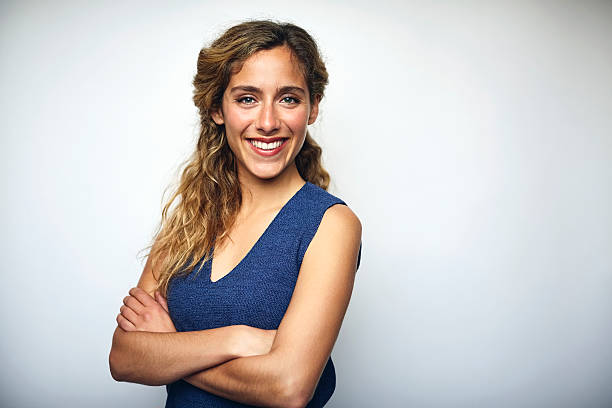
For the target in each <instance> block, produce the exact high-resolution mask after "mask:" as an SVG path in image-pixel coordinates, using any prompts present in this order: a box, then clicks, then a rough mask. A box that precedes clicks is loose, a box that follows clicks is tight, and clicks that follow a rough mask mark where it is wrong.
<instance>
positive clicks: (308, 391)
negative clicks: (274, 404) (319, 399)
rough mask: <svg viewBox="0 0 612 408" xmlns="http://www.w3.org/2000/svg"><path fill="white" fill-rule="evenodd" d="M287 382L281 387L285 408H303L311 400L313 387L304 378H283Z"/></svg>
mask: <svg viewBox="0 0 612 408" xmlns="http://www.w3.org/2000/svg"><path fill="white" fill-rule="evenodd" d="M285 378H287V380H286V381H285V383H284V386H283V391H284V392H283V395H284V401H285V404H283V406H285V407H287V408H304V407H305V406H306V405H308V402H310V400H311V399H312V396H313V394H314V387H312V386H311V384H310V383H308V382H307V381H306V380H305V379H304V378H300V377H299V376H294V377H293V378H292V377H291V376H287V377H285Z"/></svg>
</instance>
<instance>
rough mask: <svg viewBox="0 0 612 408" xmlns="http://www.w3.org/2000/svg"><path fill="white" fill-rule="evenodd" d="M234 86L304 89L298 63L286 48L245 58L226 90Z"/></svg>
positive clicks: (276, 48)
mask: <svg viewBox="0 0 612 408" xmlns="http://www.w3.org/2000/svg"><path fill="white" fill-rule="evenodd" d="M236 85H252V86H256V87H258V88H262V89H264V88H266V87H275V88H277V87H282V86H288V85H293V86H299V87H301V88H303V89H306V81H305V80H304V75H303V73H302V71H301V69H300V63H299V61H298V59H297V58H296V57H295V56H294V55H293V53H292V52H291V50H290V49H289V48H288V47H286V46H282V47H275V48H272V49H270V50H261V51H257V52H256V53H255V54H253V55H251V56H250V57H249V58H247V60H246V61H245V62H244V63H243V64H242V67H241V69H240V71H238V72H235V73H234V74H233V75H232V76H231V77H230V82H229V84H228V87H227V88H228V89H231V88H232V87H233V86H236Z"/></svg>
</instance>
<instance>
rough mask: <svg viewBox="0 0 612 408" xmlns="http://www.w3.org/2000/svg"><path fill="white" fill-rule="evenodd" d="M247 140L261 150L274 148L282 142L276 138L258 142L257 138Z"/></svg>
mask: <svg viewBox="0 0 612 408" xmlns="http://www.w3.org/2000/svg"><path fill="white" fill-rule="evenodd" d="M249 142H250V143H251V144H252V145H253V146H255V147H258V148H260V149H263V150H274V149H276V148H277V147H278V146H280V145H281V144H282V143H283V141H282V140H277V141H276V142H272V143H265V142H260V141H259V140H253V139H249Z"/></svg>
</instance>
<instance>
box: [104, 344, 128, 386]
mask: <svg viewBox="0 0 612 408" xmlns="http://www.w3.org/2000/svg"><path fill="white" fill-rule="evenodd" d="M117 354H118V353H117V351H116V350H115V349H111V352H110V354H109V356H108V365H109V367H110V373H111V377H113V380H115V381H125V379H126V377H125V372H124V370H122V367H121V360H120V358H119V357H118V356H117Z"/></svg>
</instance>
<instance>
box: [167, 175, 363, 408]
mask: <svg viewBox="0 0 612 408" xmlns="http://www.w3.org/2000/svg"><path fill="white" fill-rule="evenodd" d="M334 204H344V205H346V203H345V202H344V201H342V200H341V199H339V198H337V197H335V196H333V195H332V194H330V193H328V192H327V191H325V190H323V189H322V188H320V187H318V186H316V185H314V184H312V183H310V182H306V183H305V184H304V185H303V186H302V187H301V188H300V190H298V191H297V192H296V193H295V194H294V195H293V196H292V197H291V198H290V199H289V201H287V203H286V204H285V205H284V206H283V207H282V208H281V210H280V211H279V212H278V214H277V215H276V217H275V218H274V219H273V220H272V222H271V223H270V224H269V225H268V227H267V228H266V230H265V231H264V233H263V234H262V235H261V236H260V237H259V239H258V240H257V242H256V243H255V244H254V245H253V247H252V248H251V249H250V250H249V252H248V253H247V254H246V255H245V256H244V258H243V259H242V260H241V261H240V262H239V263H238V265H237V266H236V267H235V268H234V269H232V270H231V271H230V272H229V273H228V274H227V275H225V276H223V277H222V278H220V279H219V280H217V281H214V282H213V281H211V278H210V276H211V264H212V256H211V259H209V260H208V261H207V262H206V263H205V264H204V265H202V269H201V270H200V271H199V272H198V269H199V267H200V265H201V262H202V260H200V264H198V265H196V267H195V269H194V271H193V272H191V273H190V274H189V275H187V276H177V277H174V278H173V279H171V280H170V282H169V285H168V293H167V300H168V309H169V312H170V317H171V318H172V321H173V322H174V325H175V327H176V330H177V331H179V332H182V331H196V330H207V329H214V328H217V327H223V326H231V325H239V324H243V325H248V326H253V327H257V328H260V329H265V330H273V329H274V330H275V329H278V326H279V324H280V322H281V320H282V318H283V315H284V314H285V311H286V310H287V307H288V306H289V302H290V300H291V296H292V294H293V290H294V287H295V284H296V281H297V277H298V273H299V270H300V266H301V264H302V259H303V258H304V254H305V252H306V249H307V248H308V245H309V244H310V242H311V241H312V238H313V237H314V235H315V233H316V232H317V229H318V228H319V224H320V223H321V219H322V218H323V214H324V213H325V211H326V210H327V209H328V208H329V207H331V206H332V205H334ZM212 252H213V251H212V250H211V255H212ZM359 254H360V256H361V250H360V252H359ZM335 386H336V373H335V370H334V364H333V362H332V359H331V357H330V358H329V359H328V361H327V364H326V365H325V368H324V370H323V373H322V374H321V378H320V379H319V383H318V385H317V388H316V390H315V393H314V396H313V398H312V400H311V401H310V402H309V404H308V405H307V406H308V407H312V408H314V407H322V406H324V405H325V403H326V402H327V401H328V400H329V398H330V397H331V395H332V394H333V392H334V389H335ZM167 391H168V398H167V400H166V408H174V407H181V408H185V407H187V408H188V407H248V406H249V405H245V404H241V403H238V402H235V401H231V400H229V399H226V398H222V397H219V396H217V395H214V394H212V393H209V392H206V391H204V390H201V389H200V388H197V387H195V386H193V385H191V384H189V383H187V382H186V381H183V380H179V381H177V382H174V383H172V384H169V385H167Z"/></svg>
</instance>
